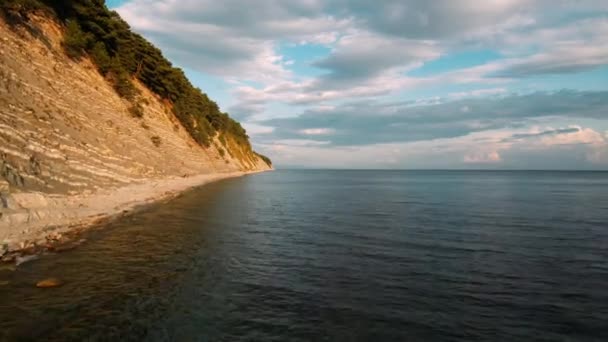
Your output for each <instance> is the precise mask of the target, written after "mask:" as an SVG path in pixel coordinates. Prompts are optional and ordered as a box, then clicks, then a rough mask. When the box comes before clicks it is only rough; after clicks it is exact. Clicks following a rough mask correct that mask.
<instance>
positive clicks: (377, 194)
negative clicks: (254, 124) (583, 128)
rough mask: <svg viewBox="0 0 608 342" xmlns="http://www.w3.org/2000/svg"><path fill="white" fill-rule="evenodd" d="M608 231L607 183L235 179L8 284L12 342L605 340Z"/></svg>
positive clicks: (452, 175)
mask: <svg viewBox="0 0 608 342" xmlns="http://www.w3.org/2000/svg"><path fill="white" fill-rule="evenodd" d="M607 222H608V173H601V172H496V171H494V172H473V171H467V172H464V171H463V172H458V171H451V172H444V171H309V170H306V171H276V172H272V173H264V174H258V175H253V176H247V177H243V178H237V179H230V180H224V181H220V182H217V183H213V184H209V185H206V186H203V187H201V188H199V189H195V190H193V191H190V192H188V193H186V194H184V195H183V196H181V197H179V198H177V199H174V200H172V201H170V202H168V203H163V204H159V205H155V206H152V207H150V208H149V209H148V210H146V211H144V212H140V213H137V214H135V215H133V216H131V217H129V218H126V219H123V220H120V221H117V222H114V223H112V224H111V225H110V226H109V227H106V228H104V229H101V230H95V231H92V232H90V233H88V234H86V238H87V243H85V244H84V245H82V246H81V247H79V248H78V249H76V250H72V251H70V252H66V253H62V254H57V255H46V256H43V257H42V258H40V259H39V260H36V261H32V262H30V263H27V264H25V265H22V266H21V267H20V268H19V269H18V270H17V271H16V272H11V271H2V270H0V282H1V281H9V283H8V284H7V285H0V340H50V341H65V340H68V341H69V340H74V341H79V340H111V341H118V340H121V341H127V340H145V341H168V340H171V341H251V340H264V341H291V340H293V341H298V340H301V341H319V340H321V341H323V340H326V341H405V340H420V341H432V340H436V341H449V340H493V341H495V340H507V341H515V340H547V341H555V340H588V341H604V340H606V339H607V338H608V286H607V285H608V225H607ZM49 276H53V277H58V278H60V279H62V280H64V281H65V285H64V286H62V287H60V288H55V289H45V290H42V289H37V288H35V287H34V286H33V284H35V282H36V281H38V280H40V279H43V278H45V277H49Z"/></svg>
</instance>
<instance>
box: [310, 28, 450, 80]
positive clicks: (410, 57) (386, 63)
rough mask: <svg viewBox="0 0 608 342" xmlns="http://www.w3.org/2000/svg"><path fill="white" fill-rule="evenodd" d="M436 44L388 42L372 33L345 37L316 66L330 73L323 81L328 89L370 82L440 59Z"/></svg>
mask: <svg viewBox="0 0 608 342" xmlns="http://www.w3.org/2000/svg"><path fill="white" fill-rule="evenodd" d="M439 55H440V50H439V49H438V48H437V46H436V45H435V43H433V42H430V41H421V40H408V39H399V38H392V39H389V38H386V37H383V36H379V35H372V34H369V33H357V34H353V35H348V36H345V37H342V38H341V39H340V40H339V41H338V43H337V44H336V46H335V47H334V49H333V51H332V52H331V54H330V55H329V56H327V57H326V58H323V59H321V60H318V61H316V62H314V63H313V65H314V66H316V67H318V68H322V69H325V70H328V71H329V73H328V74H326V75H323V76H322V77H321V79H320V81H321V82H323V83H324V85H325V86H329V87H330V88H331V86H330V85H329V84H328V83H330V82H334V86H335V85H344V82H346V83H347V85H349V84H350V85H351V86H352V84H353V82H360V81H367V80H368V79H369V78H372V77H376V76H380V75H381V74H382V73H385V72H389V71H391V70H392V71H396V70H398V69H399V68H407V67H408V66H410V67H411V66H413V65H420V64H421V63H423V62H424V61H427V60H431V59H435V58H437V57H439Z"/></svg>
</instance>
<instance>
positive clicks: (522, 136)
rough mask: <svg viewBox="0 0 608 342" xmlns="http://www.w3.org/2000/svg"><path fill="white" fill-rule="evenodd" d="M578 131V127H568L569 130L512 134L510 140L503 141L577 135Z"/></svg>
mask: <svg viewBox="0 0 608 342" xmlns="http://www.w3.org/2000/svg"><path fill="white" fill-rule="evenodd" d="M580 130H581V129H580V128H579V127H569V128H560V129H550V130H546V131H541V132H535V133H518V134H513V135H512V136H511V137H510V138H508V139H505V140H504V141H516V140H522V139H528V138H538V137H543V136H554V135H559V134H569V133H577V132H579V131H580Z"/></svg>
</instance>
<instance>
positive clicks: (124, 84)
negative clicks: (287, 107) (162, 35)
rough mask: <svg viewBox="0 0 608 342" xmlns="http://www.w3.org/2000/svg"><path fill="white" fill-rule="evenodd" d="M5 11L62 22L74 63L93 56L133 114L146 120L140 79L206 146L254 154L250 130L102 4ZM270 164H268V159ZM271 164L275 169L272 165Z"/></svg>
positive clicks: (17, 17)
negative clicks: (225, 144) (226, 145)
mask: <svg viewBox="0 0 608 342" xmlns="http://www.w3.org/2000/svg"><path fill="white" fill-rule="evenodd" d="M0 12H1V13H2V15H3V16H4V17H5V18H7V22H9V23H13V24H17V25H18V24H22V25H23V24H27V22H28V20H29V19H30V15H31V14H32V13H42V14H45V15H49V16H52V17H55V18H57V19H58V20H59V21H60V22H61V23H62V24H64V25H65V30H64V39H63V45H64V49H65V52H66V54H67V55H68V56H69V57H70V58H72V59H76V60H78V59H81V58H83V57H85V56H88V57H89V58H90V59H91V60H92V61H93V62H94V63H95V65H96V66H97V68H98V70H99V72H100V73H101V74H102V75H103V76H104V77H105V78H106V79H107V80H108V82H110V83H111V84H112V86H113V87H114V89H115V90H116V92H117V93H118V94H119V95H120V96H121V97H123V98H125V99H127V100H128V101H130V102H131V103H132V105H131V106H130V107H129V108H130V109H129V112H130V113H131V115H132V116H133V117H142V116H143V112H142V110H141V104H140V101H141V99H140V98H139V92H138V90H137V87H136V86H135V85H134V83H133V82H134V81H135V80H137V81H139V82H141V84H143V85H145V86H146V87H147V88H148V89H150V90H151V91H152V92H154V93H155V94H156V95H158V96H159V97H160V98H162V99H163V101H164V102H165V103H166V104H167V106H168V107H169V108H171V110H172V111H173V113H174V114H175V116H176V117H177V119H178V120H179V121H180V122H181V124H182V125H183V126H184V128H185V129H186V130H187V131H188V133H189V134H190V135H191V136H192V138H193V139H194V140H196V141H197V142H198V143H199V144H200V145H202V146H206V147H208V146H210V144H211V142H212V140H213V138H214V137H219V139H220V141H226V140H230V141H232V142H234V143H235V144H236V145H237V146H238V147H239V148H240V149H244V152H245V154H251V153H252V149H251V145H250V143H249V137H248V136H247V133H246V131H245V129H244V128H243V127H242V126H241V124H239V123H238V122H237V121H235V120H233V119H232V118H231V117H230V116H229V115H228V114H227V113H224V112H222V111H221V110H220V108H219V106H218V105H217V103H215V102H214V101H212V100H211V99H209V97H208V96H207V95H206V94H205V93H203V92H202V91H201V90H200V89H198V88H196V87H194V86H193V85H192V84H191V83H190V81H189V80H188V79H187V77H186V75H185V74H184V72H183V70H181V69H179V68H177V67H174V66H173V65H172V64H171V62H170V61H169V60H167V59H166V58H165V57H164V56H163V54H162V52H161V51H160V50H159V49H158V48H156V47H155V46H153V45H152V44H151V43H150V42H148V41H147V40H146V39H145V38H143V37H142V36H141V35H139V34H137V33H135V32H132V31H131V28H130V27H129V25H128V24H127V23H126V22H125V21H124V20H123V19H122V18H121V17H120V16H119V15H118V13H117V12H115V11H110V10H109V9H108V8H107V7H106V6H105V3H104V1H103V0H2V1H1V2H0ZM262 159H264V161H265V162H266V163H267V164H269V159H268V158H266V157H264V158H262ZM269 165H270V164H269Z"/></svg>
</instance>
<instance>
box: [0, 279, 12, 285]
mask: <svg viewBox="0 0 608 342" xmlns="http://www.w3.org/2000/svg"><path fill="white" fill-rule="evenodd" d="M10 283H11V282H10V281H8V280H0V286H6V285H8V284H10Z"/></svg>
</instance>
